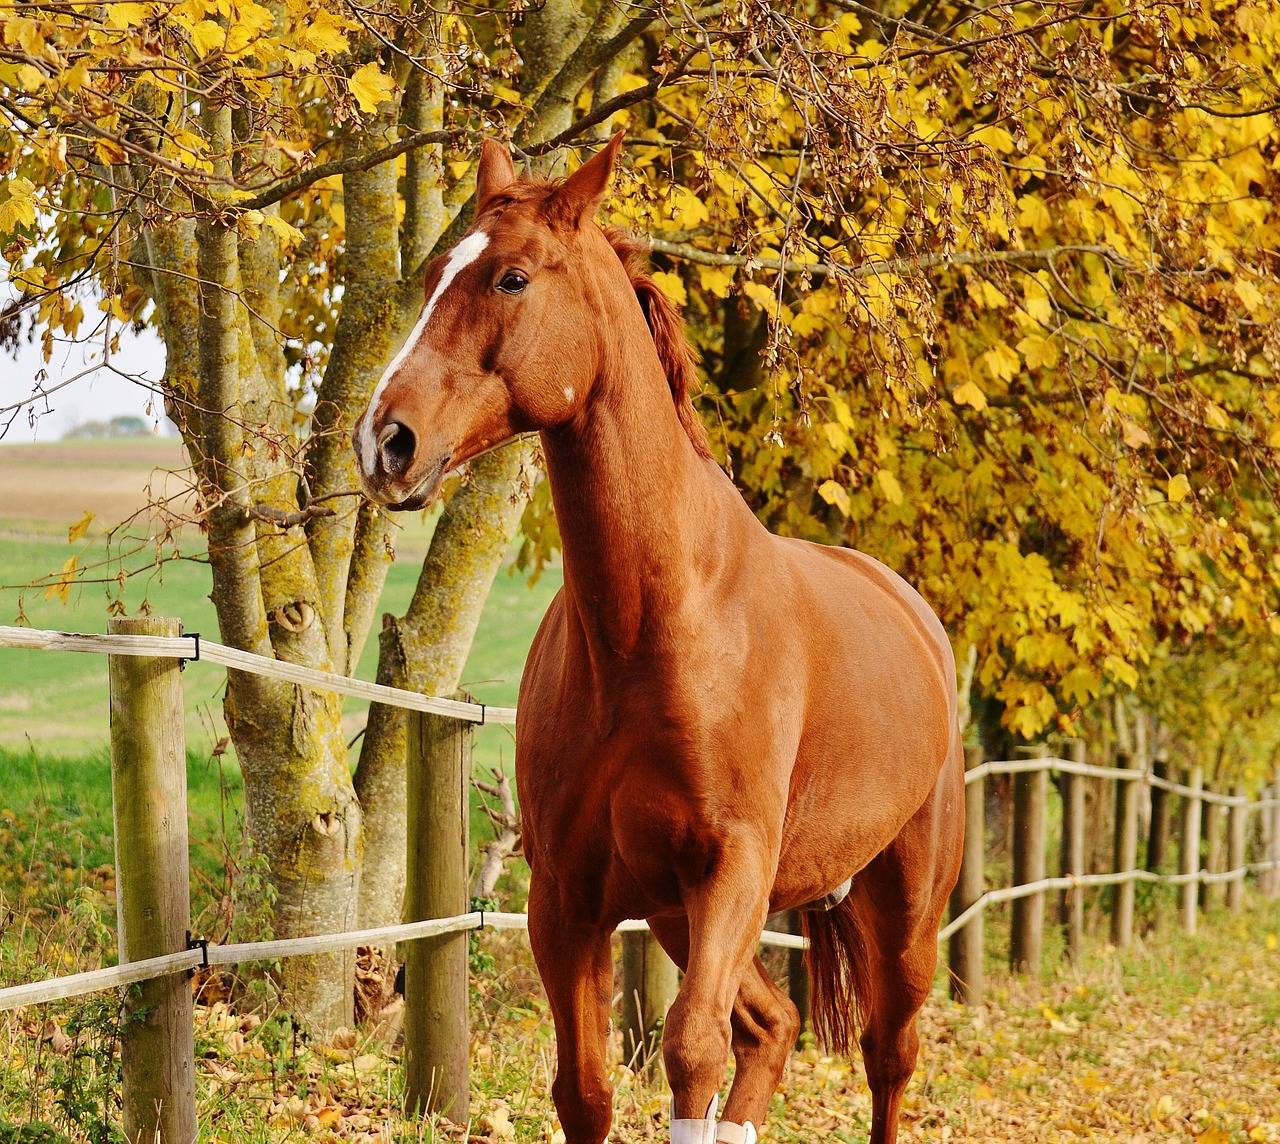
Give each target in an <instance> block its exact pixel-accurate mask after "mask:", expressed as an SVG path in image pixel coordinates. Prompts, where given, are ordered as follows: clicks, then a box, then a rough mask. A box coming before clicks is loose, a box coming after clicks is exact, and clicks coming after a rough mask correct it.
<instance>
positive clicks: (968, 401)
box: [951, 381, 987, 413]
mask: <svg viewBox="0 0 1280 1144" xmlns="http://www.w3.org/2000/svg"><path fill="white" fill-rule="evenodd" d="M951 400H952V401H954V402H955V403H956V404H957V405H972V406H973V408H974V409H976V410H977V411H978V412H979V413H981V412H982V411H983V410H984V409H986V407H987V395H986V394H985V393H983V392H982V390H981V389H980V388H979V386H978V383H977V382H976V381H966V382H965V383H964V384H963V385H957V386H956V387H955V389H954V390H952V391H951Z"/></svg>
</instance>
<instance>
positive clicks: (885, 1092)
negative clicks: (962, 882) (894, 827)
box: [841, 776, 963, 1144]
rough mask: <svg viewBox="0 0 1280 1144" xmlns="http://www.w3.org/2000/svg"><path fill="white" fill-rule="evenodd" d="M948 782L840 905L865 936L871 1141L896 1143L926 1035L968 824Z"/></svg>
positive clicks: (861, 980) (862, 990)
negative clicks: (919, 1026)
mask: <svg viewBox="0 0 1280 1144" xmlns="http://www.w3.org/2000/svg"><path fill="white" fill-rule="evenodd" d="M948 783H949V779H948V778H947V777H945V776H944V778H943V779H942V780H941V781H940V784H939V789H935V791H934V794H933V796H932V797H931V798H930V799H929V801H928V802H926V803H925V805H924V806H923V807H922V808H921V809H920V811H919V812H917V814H916V816H915V817H914V818H913V819H912V820H911V821H910V822H908V823H907V825H906V826H905V827H903V829H902V832H901V833H900V834H899V835H898V837H897V838H896V839H895V840H894V841H893V842H892V843H891V844H890V845H889V847H888V848H887V849H885V850H884V851H883V852H882V853H881V854H880V855H878V856H877V857H876V859H875V860H874V861H873V862H871V864H870V865H868V866H867V867H866V869H864V870H863V871H862V872H861V873H860V874H859V875H858V876H857V878H856V879H855V880H854V888H853V892H852V894H851V895H850V897H849V900H848V901H847V902H846V903H844V905H843V906H842V907H841V908H848V909H852V911H853V914H854V917H855V918H856V920H857V924H858V929H859V931H860V933H861V936H862V942H861V945H862V950H861V956H860V957H859V959H858V960H859V964H858V965H857V967H856V977H857V980H856V982H855V985H856V988H857V993H858V1009H859V1013H860V1015H861V1017H862V1020H863V1027H862V1035H861V1036H860V1038H859V1044H860V1045H861V1047H862V1059H863V1064H864V1065H865V1067H866V1070H867V1084H868V1085H869V1086H870V1088H871V1138H870V1141H869V1144H894V1141H896V1140H897V1138H898V1116H899V1113H900V1111H901V1108H902V1096H903V1093H904V1092H905V1091H906V1087H907V1082H908V1081H910V1079H911V1074H912V1073H913V1072H914V1071H915V1067H916V1056H917V1054H918V1052H919V1048H920V1038H919V1036H918V1035H917V1032H916V1018H917V1014H918V1013H919V1011H920V1007H921V1006H922V1005H923V1004H924V1002H925V998H927V997H928V996H929V990H930V988H931V987H932V985H933V975H934V970H935V969H936V968H937V964H938V922H939V920H940V918H941V917H942V911H943V910H944V909H945V908H946V901H947V895H948V894H949V893H950V891H951V887H952V886H953V885H954V884H955V879H956V871H957V870H958V869H959V862H960V834H961V833H962V830H963V822H962V821H961V822H960V824H959V826H957V824H956V822H955V821H954V820H944V817H945V815H946V810H947V807H948V806H951V805H954V799H955V792H954V791H950V790H948V791H947V795H948V797H949V799H950V802H948V801H947V799H946V798H942V799H940V790H946V788H947V786H948Z"/></svg>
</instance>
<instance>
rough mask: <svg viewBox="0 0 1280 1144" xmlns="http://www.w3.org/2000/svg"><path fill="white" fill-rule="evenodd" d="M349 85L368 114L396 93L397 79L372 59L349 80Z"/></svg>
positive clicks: (362, 108) (362, 109)
mask: <svg viewBox="0 0 1280 1144" xmlns="http://www.w3.org/2000/svg"><path fill="white" fill-rule="evenodd" d="M347 87H348V88H350V89H351V94H352V95H354V96H355V97H356V103H358V104H359V105H360V110H361V111H363V112H364V113H365V114H366V115H372V114H373V113H374V112H375V111H377V110H378V108H379V107H381V106H382V104H384V103H386V101H387V100H388V99H390V98H391V96H392V95H393V94H394V93H395V90H396V85H395V81H394V80H393V79H392V78H391V77H390V76H389V75H384V74H383V73H382V71H381V69H380V68H379V67H378V65H377V64H376V63H374V62H373V61H372V60H370V61H369V62H368V63H367V64H365V65H364V67H362V68H360V69H359V71H357V72H355V73H354V74H353V75H352V76H351V77H350V78H349V79H348V80H347Z"/></svg>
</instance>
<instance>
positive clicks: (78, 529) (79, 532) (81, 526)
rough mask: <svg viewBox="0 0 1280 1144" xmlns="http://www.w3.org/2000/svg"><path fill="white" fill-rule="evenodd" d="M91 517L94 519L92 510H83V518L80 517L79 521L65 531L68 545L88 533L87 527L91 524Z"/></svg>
mask: <svg viewBox="0 0 1280 1144" xmlns="http://www.w3.org/2000/svg"><path fill="white" fill-rule="evenodd" d="M93 517H94V514H93V512H92V510H90V509H85V510H84V516H82V517H81V518H80V519H79V520H77V521H76V522H75V524H73V525H72V526H71V527H70V528H68V529H67V543H68V544H74V543H75V542H76V541H77V540H79V539H80V538H81V537H82V536H83V535H84V534H85V533H86V532H88V531H89V525H91V524H92V523H93Z"/></svg>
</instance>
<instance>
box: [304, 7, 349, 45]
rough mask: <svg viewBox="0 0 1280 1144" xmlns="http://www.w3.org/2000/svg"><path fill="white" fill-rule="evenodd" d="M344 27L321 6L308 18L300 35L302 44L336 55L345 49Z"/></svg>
mask: <svg viewBox="0 0 1280 1144" xmlns="http://www.w3.org/2000/svg"><path fill="white" fill-rule="evenodd" d="M345 27H346V25H345V24H343V23H342V22H341V21H340V20H339V19H338V17H337V16H335V15H334V14H333V13H332V12H328V11H325V10H324V9H323V8H322V9H321V10H320V11H319V12H317V13H316V14H315V15H314V16H312V17H309V18H308V23H307V28H306V31H304V32H303V33H302V36H301V41H302V44H303V45H304V46H305V47H308V48H310V49H311V50H312V51H313V52H316V53H319V54H323V55H330V56H336V55H338V54H339V53H341V52H345V51H346V50H347V46H348V45H347V36H346V32H345V31H344V29H345Z"/></svg>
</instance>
